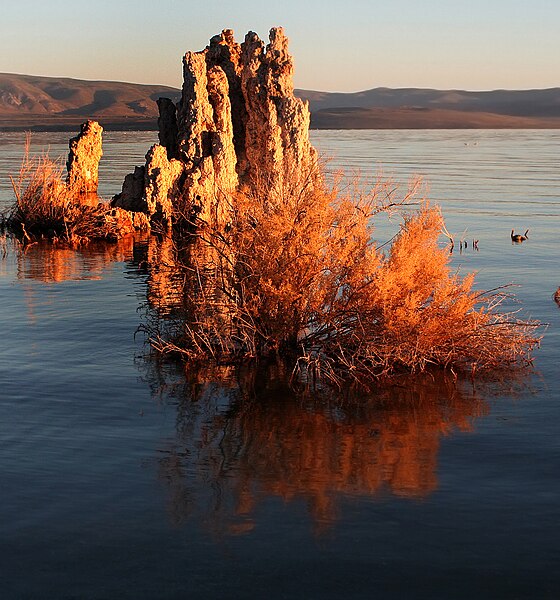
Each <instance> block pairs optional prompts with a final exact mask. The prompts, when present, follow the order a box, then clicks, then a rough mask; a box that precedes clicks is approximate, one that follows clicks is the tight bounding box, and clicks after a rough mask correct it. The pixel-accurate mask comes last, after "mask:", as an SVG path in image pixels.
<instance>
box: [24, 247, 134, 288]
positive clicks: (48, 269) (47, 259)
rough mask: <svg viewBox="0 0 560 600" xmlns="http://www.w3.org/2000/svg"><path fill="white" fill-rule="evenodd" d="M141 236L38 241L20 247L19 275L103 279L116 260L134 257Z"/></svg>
mask: <svg viewBox="0 0 560 600" xmlns="http://www.w3.org/2000/svg"><path fill="white" fill-rule="evenodd" d="M140 242H141V238H139V237H133V236H128V237H125V238H123V239H121V240H119V241H118V242H115V243H110V242H98V243H93V242H90V243H88V244H84V245H80V246H75V247H74V246H69V245H62V244H53V243H52V242H39V243H36V244H31V245H28V246H21V245H20V246H19V247H18V249H17V253H16V256H17V278H18V279H34V280H37V281H42V282H44V283H59V282H62V281H68V280H78V279H101V278H102V274H103V271H104V270H105V269H106V268H107V267H108V266H109V265H110V264H111V263H114V262H124V261H130V260H133V257H134V254H135V244H139V243H140Z"/></svg>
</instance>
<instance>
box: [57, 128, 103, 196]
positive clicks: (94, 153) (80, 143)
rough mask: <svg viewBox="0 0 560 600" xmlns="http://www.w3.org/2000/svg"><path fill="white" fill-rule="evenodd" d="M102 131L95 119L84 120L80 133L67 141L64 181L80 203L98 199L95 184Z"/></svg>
mask: <svg viewBox="0 0 560 600" xmlns="http://www.w3.org/2000/svg"><path fill="white" fill-rule="evenodd" d="M102 133H103V127H101V125H99V123H97V121H86V122H85V123H83V124H82V126H81V131H80V133H79V134H78V135H77V136H76V137H73V138H71V139H70V142H69V146H70V152H69V154H68V161H67V162H66V168H67V170H68V176H67V178H66V183H67V185H68V188H69V189H70V190H71V191H72V193H73V194H74V196H75V199H77V200H79V201H80V203H82V204H92V205H95V204H97V202H98V201H99V199H98V196H97V186H98V181H99V161H100V160H101V157H102V156H103V150H102Z"/></svg>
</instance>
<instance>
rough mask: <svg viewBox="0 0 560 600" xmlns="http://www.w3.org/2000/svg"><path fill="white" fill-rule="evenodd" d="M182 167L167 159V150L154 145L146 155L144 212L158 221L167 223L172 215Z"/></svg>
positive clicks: (176, 162)
mask: <svg viewBox="0 0 560 600" xmlns="http://www.w3.org/2000/svg"><path fill="white" fill-rule="evenodd" d="M183 170H184V165H183V163H181V162H180V161H178V160H175V159H172V160H169V159H168V158H167V150H166V149H165V148H164V147H163V146H160V145H159V144H155V145H154V146H152V147H151V148H150V150H149V151H148V153H147V154H146V169H145V173H144V196H143V200H144V201H145V203H146V212H147V214H148V215H150V216H154V217H155V218H157V219H158V220H162V221H168V220H170V219H171V216H172V214H173V201H174V200H177V199H178V198H179V195H180V189H178V186H177V182H178V179H179V177H180V176H181V174H182V173H183Z"/></svg>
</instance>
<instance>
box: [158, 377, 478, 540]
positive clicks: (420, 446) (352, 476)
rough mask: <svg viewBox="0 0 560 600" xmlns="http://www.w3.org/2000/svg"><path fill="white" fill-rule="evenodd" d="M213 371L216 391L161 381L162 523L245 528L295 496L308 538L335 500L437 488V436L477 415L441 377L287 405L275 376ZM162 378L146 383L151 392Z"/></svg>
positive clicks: (332, 514) (467, 396)
mask: <svg viewBox="0 0 560 600" xmlns="http://www.w3.org/2000/svg"><path fill="white" fill-rule="evenodd" d="M153 375H154V376H155V377H156V378H157V377H160V378H161V377H162V373H161V372H159V374H158V375H156V373H153ZM221 375H222V381H224V382H227V384H226V383H224V384H221V385H218V384H217V383H212V381H214V382H215V381H216V380H217V378H218V374H217V373H213V374H207V375H206V376H205V377H199V379H198V381H196V382H191V383H189V384H187V383H185V382H184V380H183V381H182V380H181V377H180V376H179V383H177V384H176V386H175V387H173V386H172V387H171V388H170V387H169V383H168V381H167V382H166V383H165V386H166V388H165V392H164V393H163V396H164V399H165V400H166V401H169V400H170V399H173V401H175V402H176V403H177V412H178V417H177V433H178V435H177V439H176V441H175V442H173V443H171V444H170V445H169V446H168V447H166V448H163V449H161V450H160V455H159V457H158V468H159V474H160V477H161V479H162V481H164V482H165V484H166V486H167V488H168V491H169V512H170V514H171V517H172V520H173V522H174V523H176V524H181V523H182V522H184V521H185V520H186V519H188V518H196V519H197V520H202V521H203V522H205V523H206V525H207V526H208V528H209V529H211V530H213V531H215V532H216V533H220V534H236V533H244V532H246V531H248V530H250V529H251V528H252V527H253V526H254V524H255V520H256V518H257V517H256V513H257V507H258V506H259V505H261V504H262V503H264V501H265V500H266V499H267V498H271V497H276V498H280V499H282V500H283V501H284V502H291V501H304V502H305V503H306V506H307V509H308V511H309V513H310V516H311V517H312V519H313V522H314V523H315V527H316V529H317V530H318V531H321V530H322V529H324V528H325V527H327V526H328V525H329V524H331V523H333V521H335V520H336V518H337V507H338V506H339V505H340V501H341V499H342V498H343V497H344V496H351V497H352V496H354V497H364V496H369V497H374V496H376V495H379V494H387V493H390V494H394V495H396V496H401V497H408V498H422V497H425V496H427V495H429V494H430V493H431V492H433V491H434V490H435V489H436V488H437V475H436V471H437V454H438V449H439V445H440V440H441V438H442V436H445V435H447V434H449V433H450V432H452V431H453V430H461V431H469V430H470V429H471V428H472V426H473V423H474V421H475V419H476V418H477V417H480V416H481V415H484V414H487V412H488V407H487V404H486V403H485V402H484V401H483V400H482V399H481V398H480V397H479V396H478V395H477V393H476V392H475V391H474V390H472V389H471V388H469V386H467V385H462V384H459V383H457V382H455V381H454V380H453V379H452V378H450V377H445V376H443V375H441V374H438V375H437V376H435V377H433V378H431V377H424V378H421V379H420V378H415V379H409V380H407V381H406V382H405V383H403V384H402V385H393V386H391V387H386V388H384V389H380V390H379V391H378V393H377V394H376V395H375V397H371V398H369V399H360V400H359V402H358V403H356V402H350V401H340V400H339V401H336V402H334V401H333V400H332V399H331V401H328V400H325V399H323V400H319V399H317V398H306V399H302V398H301V397H300V398H298V397H297V396H296V395H295V394H294V393H293V391H291V390H290V388H289V386H288V385H286V384H285V383H283V382H284V381H285V380H286V378H285V376H284V374H282V373H281V372H279V371H277V372H276V373H275V374H273V375H272V376H271V375H270V373H268V374H267V375H266V376H265V375H261V376H258V375H255V374H253V375H245V376H244V377H243V378H238V379H236V380H235V381H234V380H233V376H232V374H231V373H229V375H230V376H229V377H227V375H228V373H225V374H224V373H222V374H221ZM162 383H163V380H162V379H159V380H158V381H156V379H153V380H152V384H153V385H154V388H153V389H154V392H156V393H158V394H159V393H160V392H161V389H162V388H161V385H162Z"/></svg>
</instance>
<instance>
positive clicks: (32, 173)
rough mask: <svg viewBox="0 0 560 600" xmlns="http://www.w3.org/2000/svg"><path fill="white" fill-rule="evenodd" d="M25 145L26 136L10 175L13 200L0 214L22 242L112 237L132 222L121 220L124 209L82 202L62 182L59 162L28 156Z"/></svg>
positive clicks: (77, 194)
mask: <svg viewBox="0 0 560 600" xmlns="http://www.w3.org/2000/svg"><path fill="white" fill-rule="evenodd" d="M29 147H30V138H29V136H28V137H27V139H26V144H25V151H24V157H23V159H22V163H21V167H20V171H19V173H18V175H17V177H16V178H14V177H12V178H11V180H12V187H13V190H14V195H15V202H14V204H13V205H12V206H11V207H10V209H9V210H8V213H7V215H6V217H5V218H4V222H5V227H6V228H7V229H8V230H10V231H11V232H13V233H14V234H15V235H17V236H18V237H19V238H20V239H22V240H23V241H24V242H33V241H36V240H38V239H41V238H44V237H46V238H51V239H61V240H64V241H67V242H81V241H87V240H90V239H108V240H115V239H118V238H119V237H120V236H121V232H122V231H123V230H126V229H131V228H132V222H131V223H130V226H129V224H128V223H125V222H123V221H126V220H127V219H125V218H123V216H126V215H123V214H121V213H124V211H119V210H117V209H110V208H109V207H108V206H107V205H105V204H103V203H97V202H96V203H95V205H94V206H92V205H90V204H85V203H84V202H83V200H84V199H83V196H82V197H81V196H80V194H79V192H78V190H75V189H73V187H72V186H71V185H68V184H66V183H65V182H64V180H63V170H62V167H61V165H60V163H59V162H57V161H53V160H51V159H50V158H49V156H48V155H44V156H40V157H31V156H30V154H29ZM128 220H130V218H129V219H128Z"/></svg>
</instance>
